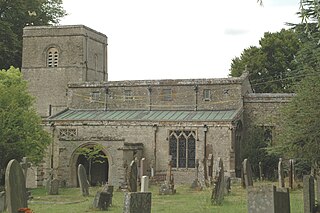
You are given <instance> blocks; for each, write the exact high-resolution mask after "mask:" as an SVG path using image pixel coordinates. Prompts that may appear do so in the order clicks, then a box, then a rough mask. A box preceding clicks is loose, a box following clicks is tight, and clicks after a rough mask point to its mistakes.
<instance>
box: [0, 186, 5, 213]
mask: <svg viewBox="0 0 320 213" xmlns="http://www.w3.org/2000/svg"><path fill="white" fill-rule="evenodd" d="M4 210H6V192H5V191H2V192H0V212H4Z"/></svg>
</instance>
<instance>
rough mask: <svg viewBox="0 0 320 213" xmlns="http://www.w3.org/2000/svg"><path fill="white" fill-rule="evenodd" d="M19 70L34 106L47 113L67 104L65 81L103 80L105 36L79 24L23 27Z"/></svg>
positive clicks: (54, 112)
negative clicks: (34, 100)
mask: <svg viewBox="0 0 320 213" xmlns="http://www.w3.org/2000/svg"><path fill="white" fill-rule="evenodd" d="M22 73H23V76H24V78H25V80H27V81H28V87H29V91H30V92H31V94H32V95H33V96H35V97H36V103H35V108H36V110H37V112H38V113H39V114H40V115H41V116H42V117H48V116H50V115H53V114H56V113H58V112H59V111H62V110H64V109H65V108H66V107H67V94H68V89H67V84H68V83H75V82H94V81H99V82H103V81H107V80H108V71H107V36H105V35H104V34H102V33H99V32H97V31H95V30H92V29H90V28H88V27H86V26H83V25H74V26H31V27H25V28H24V30H23V51H22Z"/></svg>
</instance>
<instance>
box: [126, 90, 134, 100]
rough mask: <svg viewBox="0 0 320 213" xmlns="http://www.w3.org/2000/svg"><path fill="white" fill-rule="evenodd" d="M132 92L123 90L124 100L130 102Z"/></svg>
mask: <svg viewBox="0 0 320 213" xmlns="http://www.w3.org/2000/svg"><path fill="white" fill-rule="evenodd" d="M132 99H133V96H132V90H125V91H124V100H132Z"/></svg>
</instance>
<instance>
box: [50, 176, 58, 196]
mask: <svg viewBox="0 0 320 213" xmlns="http://www.w3.org/2000/svg"><path fill="white" fill-rule="evenodd" d="M58 194H59V180H58V179H56V178H54V179H53V180H51V181H49V186H48V195H58Z"/></svg>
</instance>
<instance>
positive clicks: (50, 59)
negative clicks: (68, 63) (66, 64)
mask: <svg viewBox="0 0 320 213" xmlns="http://www.w3.org/2000/svg"><path fill="white" fill-rule="evenodd" d="M58 60H59V51H58V49H57V48H55V47H51V48H49V49H48V52H47V66H48V67H58Z"/></svg>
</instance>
